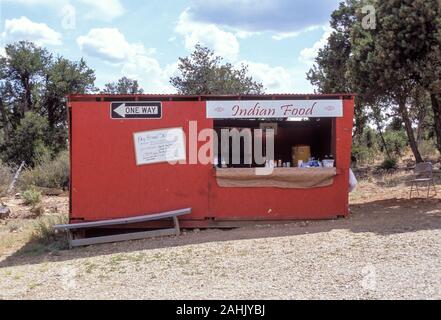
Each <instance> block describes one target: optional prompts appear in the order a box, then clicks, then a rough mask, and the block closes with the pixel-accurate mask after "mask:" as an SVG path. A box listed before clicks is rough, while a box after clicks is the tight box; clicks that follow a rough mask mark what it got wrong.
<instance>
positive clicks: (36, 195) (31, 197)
mask: <svg viewBox="0 0 441 320" xmlns="http://www.w3.org/2000/svg"><path fill="white" fill-rule="evenodd" d="M21 197H22V198H23V203H24V204H25V205H27V206H32V207H35V206H36V205H37V204H39V203H40V202H41V192H40V191H38V190H36V189H35V188H33V187H32V188H30V189H28V190H26V191H25V192H23V194H22V195H21Z"/></svg>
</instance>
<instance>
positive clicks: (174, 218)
mask: <svg viewBox="0 0 441 320" xmlns="http://www.w3.org/2000/svg"><path fill="white" fill-rule="evenodd" d="M173 222H174V225H175V231H176V235H177V236H179V235H180V234H181V229H180V228H179V220H178V217H176V216H174V217H173Z"/></svg>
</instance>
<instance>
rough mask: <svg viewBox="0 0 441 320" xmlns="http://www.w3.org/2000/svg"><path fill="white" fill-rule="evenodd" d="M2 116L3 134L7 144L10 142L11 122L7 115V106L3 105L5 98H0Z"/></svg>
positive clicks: (0, 113)
mask: <svg viewBox="0 0 441 320" xmlns="http://www.w3.org/2000/svg"><path fill="white" fill-rule="evenodd" d="M0 115H1V117H2V122H3V132H4V139H5V142H8V141H9V133H10V131H9V122H8V115H7V113H6V108H5V105H4V104H3V98H2V97H0Z"/></svg>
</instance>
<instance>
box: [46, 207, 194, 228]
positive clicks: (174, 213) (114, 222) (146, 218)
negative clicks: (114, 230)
mask: <svg viewBox="0 0 441 320" xmlns="http://www.w3.org/2000/svg"><path fill="white" fill-rule="evenodd" d="M189 213H191V208H185V209H180V210H173V211H167V212H162V213H155V214H148V215H143V216H136V217H130V218H119V219H110V220H100V221H93V222H79V223H72V224H57V225H55V226H54V229H56V230H68V229H80V228H94V227H104V226H112V225H119V224H129V223H138V222H145V221H151V220H159V219H165V218H172V217H175V216H180V215H184V214H189Z"/></svg>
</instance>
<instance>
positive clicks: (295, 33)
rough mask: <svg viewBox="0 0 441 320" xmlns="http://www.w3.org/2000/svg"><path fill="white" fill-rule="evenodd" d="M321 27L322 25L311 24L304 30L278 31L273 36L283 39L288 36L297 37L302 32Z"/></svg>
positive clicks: (275, 38)
mask: <svg viewBox="0 0 441 320" xmlns="http://www.w3.org/2000/svg"><path fill="white" fill-rule="evenodd" d="M319 28H320V26H310V27H307V28H305V29H303V30H300V31H294V32H281V33H276V34H275V35H273V36H272V37H271V38H273V39H274V40H283V39H287V38H295V37H298V36H299V35H301V34H302V33H305V32H309V31H314V30H317V29H319Z"/></svg>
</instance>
